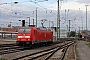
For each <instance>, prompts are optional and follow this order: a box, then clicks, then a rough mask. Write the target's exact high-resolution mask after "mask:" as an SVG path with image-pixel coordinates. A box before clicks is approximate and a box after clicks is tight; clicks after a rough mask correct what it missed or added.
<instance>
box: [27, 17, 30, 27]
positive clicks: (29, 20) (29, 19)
mask: <svg viewBox="0 0 90 60" xmlns="http://www.w3.org/2000/svg"><path fill="white" fill-rule="evenodd" d="M27 18H29V26H30V17H27Z"/></svg>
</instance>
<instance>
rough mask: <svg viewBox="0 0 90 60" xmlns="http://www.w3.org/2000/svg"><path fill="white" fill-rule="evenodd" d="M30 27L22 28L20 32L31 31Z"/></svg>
mask: <svg viewBox="0 0 90 60" xmlns="http://www.w3.org/2000/svg"><path fill="white" fill-rule="evenodd" d="M30 30H31V29H30V28H20V30H19V32H20V33H30Z"/></svg>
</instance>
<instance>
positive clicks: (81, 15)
mask: <svg viewBox="0 0 90 60" xmlns="http://www.w3.org/2000/svg"><path fill="white" fill-rule="evenodd" d="M31 1H32V2H31ZM41 1H42V2H41ZM13 2H19V3H17V4H15V3H13ZM35 2H36V3H35ZM4 3H8V4H4ZM85 5H90V0H63V1H60V20H61V21H60V23H61V25H60V26H61V28H63V29H67V25H68V24H69V23H68V20H71V21H70V23H71V25H70V26H71V27H72V28H71V29H72V30H75V29H77V30H79V28H78V27H80V28H81V29H82V26H83V29H86V28H85V27H86V7H85ZM36 8H37V12H38V27H39V26H41V20H42V19H47V20H48V21H49V20H50V21H53V22H54V26H57V0H48V1H44V0H36V1H35V0H0V26H1V27H7V25H8V24H9V23H10V22H12V23H11V24H12V26H18V25H21V22H20V21H18V20H26V22H28V20H29V19H28V18H27V17H30V20H31V24H32V20H33V19H34V20H36V18H35V17H36V12H35V10H36ZM65 10H66V12H65ZM48 21H46V22H45V23H44V25H45V26H49V22H48ZM87 21H88V23H87V24H88V29H89V30H90V27H89V26H90V6H88V7H87ZM26 25H28V23H26ZM50 25H51V26H52V23H51V22H50Z"/></svg>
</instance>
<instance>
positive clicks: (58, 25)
mask: <svg viewBox="0 0 90 60" xmlns="http://www.w3.org/2000/svg"><path fill="white" fill-rule="evenodd" d="M57 2H58V12H57V40H58V38H59V40H60V6H59V4H60V1H59V0H58V1H57Z"/></svg>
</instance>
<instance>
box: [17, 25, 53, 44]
mask: <svg viewBox="0 0 90 60" xmlns="http://www.w3.org/2000/svg"><path fill="white" fill-rule="evenodd" d="M52 42H53V32H52V31H51V30H48V29H46V28H36V27H35V26H33V27H19V28H18V34H17V37H16V43H17V44H18V45H28V44H29V45H33V44H40V43H43V44H47V43H48V44H50V43H52Z"/></svg>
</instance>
